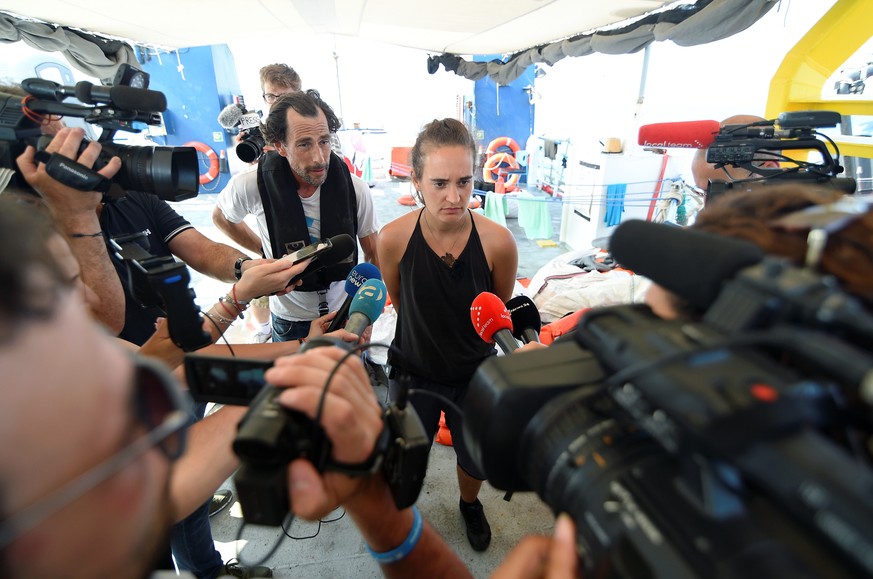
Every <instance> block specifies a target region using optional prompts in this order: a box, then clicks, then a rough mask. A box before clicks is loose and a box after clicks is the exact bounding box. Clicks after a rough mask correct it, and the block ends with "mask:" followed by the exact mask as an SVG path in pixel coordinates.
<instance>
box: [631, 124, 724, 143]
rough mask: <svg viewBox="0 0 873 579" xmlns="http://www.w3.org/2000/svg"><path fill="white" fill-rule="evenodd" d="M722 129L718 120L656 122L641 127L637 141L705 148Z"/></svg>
mask: <svg viewBox="0 0 873 579" xmlns="http://www.w3.org/2000/svg"><path fill="white" fill-rule="evenodd" d="M720 130H721V124H719V122H718V121H685V122H681V123H654V124H651V125H643V126H642V127H640V131H639V134H638V139H637V142H638V144H640V145H642V146H643V147H664V148H671V147H676V148H683V149H705V148H707V147H708V146H710V145H711V144H712V143H713V142H714V141H715V137H716V135H718V133H719V131H720Z"/></svg>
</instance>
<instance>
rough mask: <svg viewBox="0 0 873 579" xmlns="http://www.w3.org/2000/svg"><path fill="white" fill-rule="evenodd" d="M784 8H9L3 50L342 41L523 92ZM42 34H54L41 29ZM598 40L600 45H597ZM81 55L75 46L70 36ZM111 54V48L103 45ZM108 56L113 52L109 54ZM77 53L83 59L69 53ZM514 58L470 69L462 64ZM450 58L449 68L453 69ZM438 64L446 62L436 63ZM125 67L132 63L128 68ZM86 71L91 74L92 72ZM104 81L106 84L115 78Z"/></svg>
mask: <svg viewBox="0 0 873 579" xmlns="http://www.w3.org/2000/svg"><path fill="white" fill-rule="evenodd" d="M774 4H775V2H774V1H773V0H696V1H694V0H685V2H676V1H675V0H670V1H665V0H606V1H603V0H472V1H471V0H257V1H243V2H240V1H239V0H151V1H150V2H148V3H146V4H139V3H130V2H119V1H118V0H38V1H35V0H5V1H4V3H3V10H5V11H8V14H0V41H7V42H12V41H16V40H19V39H23V40H25V41H27V42H29V43H31V44H33V45H35V46H37V47H38V48H44V46H42V45H41V44H49V45H51V46H52V48H47V49H51V50H61V51H62V52H65V54H66V55H67V57H68V58H70V59H71V60H75V59H76V58H77V57H78V55H77V54H76V53H77V52H80V51H76V50H71V51H66V50H65V49H62V48H57V47H56V46H57V45H59V44H63V40H62V39H61V38H59V36H61V35H62V34H64V33H65V31H64V30H59V31H56V30H53V29H47V31H46V29H45V27H44V24H41V23H36V22H26V21H22V20H20V19H19V18H17V17H21V16H23V17H26V18H31V19H37V20H40V21H43V22H45V23H52V24H59V25H61V26H64V27H72V28H76V29H79V30H82V31H85V32H88V33H93V34H98V35H106V36H110V37H114V38H117V39H122V40H127V41H130V42H132V43H134V44H146V45H156V46H160V47H164V48H182V47H189V46H200V45H207V44H221V43H226V42H231V41H237V40H252V39H257V38H262V39H274V38H277V37H279V38H281V37H292V36H293V37H296V38H299V37H300V36H301V35H310V34H324V33H328V34H339V35H345V36H353V37H359V38H362V39H368V40H376V41H381V42H387V43H390V44H396V45H399V46H406V47H412V48H418V49H422V50H426V51H431V52H434V53H437V54H438V55H441V56H442V57H443V58H442V59H440V60H432V61H431V68H434V69H435V68H437V67H438V65H439V64H442V65H443V66H445V67H446V68H447V69H449V70H453V71H455V72H457V73H458V74H460V75H462V76H465V77H466V78H474V79H475V78H481V77H483V76H485V75H486V74H488V75H490V76H492V77H493V78H495V80H498V81H499V82H505V81H508V80H512V79H513V78H515V77H517V76H518V74H521V71H522V70H524V68H526V67H527V66H529V65H530V64H532V63H536V62H546V63H549V64H553V63H554V62H556V61H557V60H560V59H561V58H563V57H565V56H582V55H584V54H589V53H591V52H594V51H598V52H607V53H615V54H619V53H626V52H635V51H637V50H640V49H641V48H643V47H645V46H646V45H647V44H648V43H650V42H653V41H655V40H665V39H670V40H673V41H674V42H677V43H679V44H700V43H704V42H710V41H712V40H718V39H720V38H724V37H725V36H729V35H731V34H735V33H736V32H739V31H741V30H744V29H745V28H747V27H748V26H750V25H751V24H752V23H754V22H755V21H756V20H757V19H758V18H760V17H761V16H763V14H764V13H766V12H767V11H768V10H769V9H770V8H771V7H772V6H773V5H774ZM40 26H42V27H43V30H40V29H38V27H40ZM595 32H596V34H595ZM67 36H68V37H69V38H70V39H69V42H70V43H71V44H72V43H77V42H78V40H77V39H76V38H72V37H73V36H79V37H81V35H76V34H70V35H67ZM98 44H100V43H98ZM101 50H102V51H103V52H104V53H107V54H108V53H109V52H110V50H111V47H110V50H107V47H106V45H105V43H103V46H101ZM68 52H71V53H72V54H70V53H68ZM464 54H512V58H511V59H510V62H507V63H505V66H506V68H504V63H491V64H490V65H486V64H485V63H468V62H466V61H461V60H459V59H458V58H457V57H456V56H454V55H464ZM446 57H448V60H447V59H446ZM434 58H436V57H434ZM114 59H115V60H129V59H127V58H125V59H120V58H118V57H115V58H114ZM86 64H87V63H86ZM92 72H97V74H95V75H96V76H100V77H101V78H107V77H108V76H109V75H107V74H105V72H106V71H99V70H98V71H92Z"/></svg>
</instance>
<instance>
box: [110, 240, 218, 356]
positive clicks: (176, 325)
mask: <svg viewBox="0 0 873 579" xmlns="http://www.w3.org/2000/svg"><path fill="white" fill-rule="evenodd" d="M110 244H111V246H112V248H113V250H114V251H115V257H116V259H119V260H121V261H123V262H124V263H125V265H126V266H127V275H128V279H127V280H126V282H127V285H128V287H130V288H131V293H132V294H133V297H134V299H135V300H136V301H137V302H139V304H140V305H141V306H142V307H144V308H148V307H158V308H160V309H162V310H163V311H164V312H165V313H166V316H167V329H168V330H169V332H170V339H171V340H172V341H173V343H174V344H176V345H177V346H178V347H180V348H181V349H182V350H183V351H185V352H192V351H194V350H199V349H200V348H202V347H204V346H207V345H209V344H211V343H212V336H210V335H209V333H208V332H206V331H204V330H203V321H202V319H201V317H200V308H199V307H197V304H196V303H194V298H195V295H194V290H193V289H191V288H190V287H189V284H190V282H191V275H190V274H189V273H188V266H186V265H185V264H184V263H181V262H178V261H176V260H175V259H173V257H172V256H164V257H158V256H154V255H152V254H151V253H149V241H148V232H145V231H143V232H139V233H131V234H129V235H120V236H117V237H113V238H112V239H111V240H110Z"/></svg>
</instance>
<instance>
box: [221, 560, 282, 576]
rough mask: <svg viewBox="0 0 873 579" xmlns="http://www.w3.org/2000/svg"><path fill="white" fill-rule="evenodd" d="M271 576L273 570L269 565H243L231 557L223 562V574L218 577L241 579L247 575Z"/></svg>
mask: <svg viewBox="0 0 873 579" xmlns="http://www.w3.org/2000/svg"><path fill="white" fill-rule="evenodd" d="M272 576H273V570H272V569H270V568H269V567H263V566H261V565H257V566H255V567H243V566H242V565H240V564H239V559H231V560H230V561H228V562H227V563H225V564H224V575H220V576H219V577H242V578H243V579H248V578H249V577H272Z"/></svg>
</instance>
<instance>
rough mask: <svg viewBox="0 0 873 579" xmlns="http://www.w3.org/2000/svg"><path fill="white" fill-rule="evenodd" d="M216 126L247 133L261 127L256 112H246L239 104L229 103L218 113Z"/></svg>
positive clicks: (259, 117)
mask: <svg viewBox="0 0 873 579" xmlns="http://www.w3.org/2000/svg"><path fill="white" fill-rule="evenodd" d="M218 124H219V125H221V126H222V128H225V129H227V130H231V129H239V130H240V131H248V130H249V129H254V128H258V127H260V126H261V116H260V115H259V114H258V113H257V112H251V113H250V112H248V111H246V108H245V107H244V106H243V105H241V104H239V103H231V104H229V105H227V106H226V107H224V108H223V109H221V112H220V113H218Z"/></svg>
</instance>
